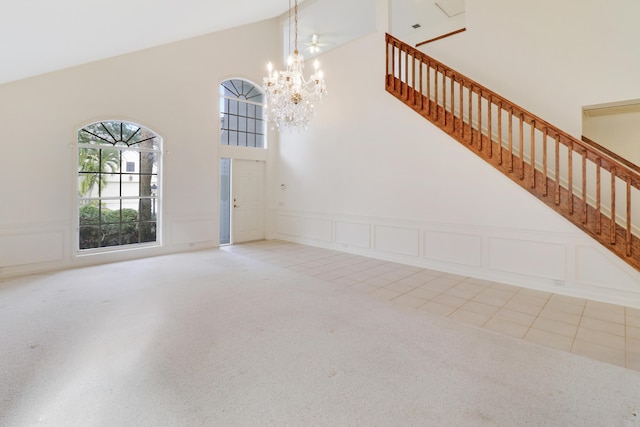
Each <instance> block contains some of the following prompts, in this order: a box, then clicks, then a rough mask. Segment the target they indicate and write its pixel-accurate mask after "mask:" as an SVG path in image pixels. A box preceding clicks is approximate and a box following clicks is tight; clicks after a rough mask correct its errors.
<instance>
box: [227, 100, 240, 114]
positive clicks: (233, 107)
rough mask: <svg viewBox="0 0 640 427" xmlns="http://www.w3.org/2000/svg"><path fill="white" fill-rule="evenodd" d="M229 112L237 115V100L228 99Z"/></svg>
mask: <svg viewBox="0 0 640 427" xmlns="http://www.w3.org/2000/svg"><path fill="white" fill-rule="evenodd" d="M229 114H231V115H237V114H238V101H231V100H230V101H229Z"/></svg>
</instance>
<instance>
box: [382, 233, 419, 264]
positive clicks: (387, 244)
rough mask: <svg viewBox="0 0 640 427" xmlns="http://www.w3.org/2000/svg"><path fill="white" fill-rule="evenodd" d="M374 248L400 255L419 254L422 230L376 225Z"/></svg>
mask: <svg viewBox="0 0 640 427" xmlns="http://www.w3.org/2000/svg"><path fill="white" fill-rule="evenodd" d="M374 248H375V249H377V250H379V251H384V252H390V253H394V254H399V255H410V256H416V257H417V256H419V255H420V253H419V251H420V232H419V230H418V229H417V228H404V227H391V226H387V225H375V226H374Z"/></svg>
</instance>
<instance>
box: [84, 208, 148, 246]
mask: <svg viewBox="0 0 640 427" xmlns="http://www.w3.org/2000/svg"><path fill="white" fill-rule="evenodd" d="M155 221H156V218H155V216H154V217H152V218H150V221H143V222H140V221H139V220H138V212H137V211H136V210H135V209H118V210H110V209H107V208H105V207H104V206H98V204H97V203H95V202H93V203H89V204H87V205H84V206H81V207H80V249H91V248H101V247H107V246H118V245H129V244H133V243H144V242H153V241H155V240H156V222H155Z"/></svg>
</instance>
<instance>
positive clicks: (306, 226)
mask: <svg viewBox="0 0 640 427" xmlns="http://www.w3.org/2000/svg"><path fill="white" fill-rule="evenodd" d="M301 236H302V237H304V238H307V239H313V240H322V241H324V242H331V241H333V221H331V220H327V219H318V218H304V219H303V220H302V232H301Z"/></svg>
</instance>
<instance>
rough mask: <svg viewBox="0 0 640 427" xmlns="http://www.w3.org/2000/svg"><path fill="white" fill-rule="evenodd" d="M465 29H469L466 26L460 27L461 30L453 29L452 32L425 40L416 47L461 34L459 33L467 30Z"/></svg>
mask: <svg viewBox="0 0 640 427" xmlns="http://www.w3.org/2000/svg"><path fill="white" fill-rule="evenodd" d="M465 31H467V29H466V28H460V29H459V30H455V31H451V32H450V33H447V34H443V35H441V36H438V37H434V38H432V39H429V40H425V41H423V42H420V43H417V44H416V47H420V46H424V45H425V44H429V43H433V42H436V41H438V40H442V39H446V38H447V37H451V36H455V35H456V34H459V33H462V32H465Z"/></svg>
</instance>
